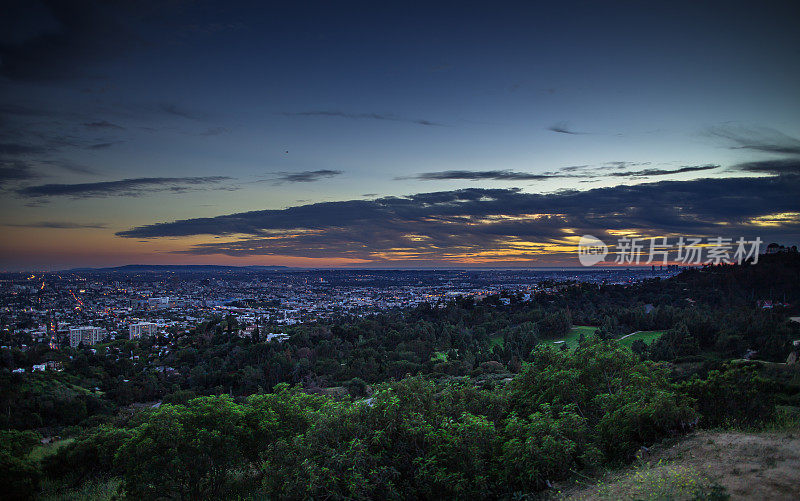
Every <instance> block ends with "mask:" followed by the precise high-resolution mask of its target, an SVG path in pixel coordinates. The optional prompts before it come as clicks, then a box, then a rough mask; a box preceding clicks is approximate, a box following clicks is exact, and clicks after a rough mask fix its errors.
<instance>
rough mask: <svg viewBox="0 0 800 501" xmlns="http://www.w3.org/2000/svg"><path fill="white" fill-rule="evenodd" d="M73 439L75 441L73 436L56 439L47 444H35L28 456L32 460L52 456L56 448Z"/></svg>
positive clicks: (67, 443)
mask: <svg viewBox="0 0 800 501" xmlns="http://www.w3.org/2000/svg"><path fill="white" fill-rule="evenodd" d="M74 441H75V439H74V438H65V439H62V440H56V441H55V442H52V443H49V444H42V445H37V446H36V447H34V448H33V450H32V451H31V453H30V455H29V456H28V458H29V459H31V460H32V461H41V460H42V459H44V458H46V457H47V456H52V455H53V454H55V453H56V451H58V449H60V448H61V447H64V446H65V445H69V444H71V443H72V442H74Z"/></svg>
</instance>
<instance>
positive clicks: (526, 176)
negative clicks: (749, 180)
mask: <svg viewBox="0 0 800 501" xmlns="http://www.w3.org/2000/svg"><path fill="white" fill-rule="evenodd" d="M624 167H625V166H623V167H619V166H617V165H612V166H603V167H599V168H595V169H590V168H589V167H588V166H583V165H581V166H573V167H565V168H563V169H560V170H558V171H555V172H545V173H542V174H535V173H531V172H517V171H512V170H484V171H468V170H446V171H438V172H423V173H421V174H417V175H416V176H413V177H412V178H411V179H419V180H421V181H443V180H469V181H486V180H491V181H544V180H546V179H563V178H578V179H596V178H599V177H633V178H635V177H651V176H653V177H655V176H667V175H671V174H683V173H686V172H701V171H707V170H711V169H716V168H718V167H719V165H691V166H684V167H680V168H677V169H643V170H637V171H619V170H615V171H614V172H608V171H609V168H613V169H619V168H624ZM400 179H407V178H400Z"/></svg>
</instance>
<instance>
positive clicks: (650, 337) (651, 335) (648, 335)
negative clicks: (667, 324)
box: [619, 331, 664, 348]
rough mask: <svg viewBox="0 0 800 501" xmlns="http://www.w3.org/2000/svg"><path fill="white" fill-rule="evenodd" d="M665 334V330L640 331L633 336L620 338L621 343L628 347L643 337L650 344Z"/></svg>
mask: <svg viewBox="0 0 800 501" xmlns="http://www.w3.org/2000/svg"><path fill="white" fill-rule="evenodd" d="M663 334H664V331H639V332H637V333H636V334H633V335H632V336H628V337H626V338H625V339H620V341H619V344H620V345H622V346H624V347H626V348H630V347H631V345H632V344H633V342H634V341H636V340H637V339H641V340H642V341H644V342H645V343H647V344H648V345H649V344H650V343H652V342H653V341H655V340H656V339H658V338H660V337H661V336H662V335H663Z"/></svg>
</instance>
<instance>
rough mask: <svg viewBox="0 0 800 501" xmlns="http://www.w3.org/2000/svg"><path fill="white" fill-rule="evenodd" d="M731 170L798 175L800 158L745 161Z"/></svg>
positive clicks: (799, 172)
mask: <svg viewBox="0 0 800 501" xmlns="http://www.w3.org/2000/svg"><path fill="white" fill-rule="evenodd" d="M733 170H738V171H744V172H763V173H765V174H772V175H776V176H779V175H783V174H793V175H798V174H800V158H785V159H781V160H763V161H760V162H746V163H742V164H738V165H735V166H734V167H733Z"/></svg>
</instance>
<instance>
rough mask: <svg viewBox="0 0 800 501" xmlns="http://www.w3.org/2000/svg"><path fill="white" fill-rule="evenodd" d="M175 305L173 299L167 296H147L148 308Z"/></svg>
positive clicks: (158, 308)
mask: <svg viewBox="0 0 800 501" xmlns="http://www.w3.org/2000/svg"><path fill="white" fill-rule="evenodd" d="M174 307H175V299H174V298H173V299H170V298H169V296H164V297H151V298H147V308H148V309H150V310H164V309H167V308H174Z"/></svg>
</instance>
